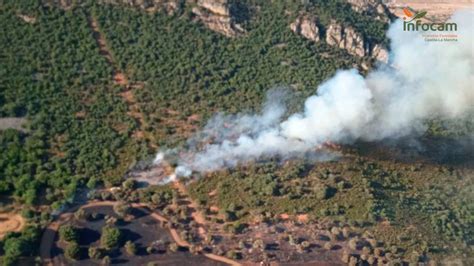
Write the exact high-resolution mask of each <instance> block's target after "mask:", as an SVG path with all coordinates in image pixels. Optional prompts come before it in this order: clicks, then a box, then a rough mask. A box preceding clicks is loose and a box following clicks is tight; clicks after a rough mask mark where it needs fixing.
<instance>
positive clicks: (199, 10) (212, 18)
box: [192, 0, 245, 37]
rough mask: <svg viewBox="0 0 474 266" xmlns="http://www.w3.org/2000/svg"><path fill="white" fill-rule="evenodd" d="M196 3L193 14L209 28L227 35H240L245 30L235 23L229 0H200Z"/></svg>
mask: <svg viewBox="0 0 474 266" xmlns="http://www.w3.org/2000/svg"><path fill="white" fill-rule="evenodd" d="M196 4H197V5H196V6H195V7H193V9H192V12H193V14H194V15H195V16H196V19H197V20H199V21H201V22H202V23H203V24H204V25H206V26H207V27H208V28H209V29H211V30H213V31H216V32H219V33H222V34H224V35H226V36H227V37H235V36H239V35H241V34H243V33H244V32H245V30H244V29H243V28H242V27H241V26H240V25H239V24H237V23H235V21H234V19H233V17H232V14H231V12H230V4H229V2H228V1H227V0H198V1H197V3H196Z"/></svg>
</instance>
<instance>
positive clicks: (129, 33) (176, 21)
mask: <svg viewBox="0 0 474 266" xmlns="http://www.w3.org/2000/svg"><path fill="white" fill-rule="evenodd" d="M256 5H258V6H259V10H258V12H257V11H256V9H253V8H247V9H245V12H244V11H242V12H243V13H242V18H239V19H242V22H243V25H244V27H245V28H246V30H247V34H245V35H244V36H243V37H240V38H226V37H224V36H222V35H220V34H218V33H215V32H212V31H210V30H208V29H206V28H205V27H204V26H203V25H201V24H199V23H196V22H193V21H192V18H191V14H190V10H183V11H182V12H178V13H177V14H175V15H173V16H169V15H166V14H164V13H145V12H141V11H139V10H135V9H132V8H122V7H118V6H104V5H96V4H94V2H93V1H90V2H89V3H88V4H85V5H84V6H82V7H77V8H72V9H69V10H63V9H60V8H58V7H54V6H46V5H43V4H42V3H41V1H35V0H22V1H13V0H4V1H0V25H1V28H0V31H1V34H0V122H1V117H25V118H27V120H28V125H27V129H26V130H25V131H17V130H14V129H8V130H4V131H0V147H1V148H0V149H1V153H0V194H1V195H6V196H9V197H11V198H13V199H14V200H15V201H16V202H17V203H18V204H24V205H25V206H30V207H32V208H31V209H32V210H33V209H34V208H33V207H41V206H43V207H44V206H48V205H49V206H50V207H51V209H53V210H58V209H60V208H61V207H64V206H65V203H67V202H71V201H72V200H73V198H74V195H75V193H76V191H78V190H79V189H94V188H96V187H98V186H102V185H104V186H112V185H118V184H121V183H122V181H123V176H124V174H125V173H126V171H127V170H129V169H130V167H132V166H133V165H134V164H135V163H137V162H139V161H141V160H144V159H149V158H150V157H152V156H153V154H154V153H155V152H156V150H155V149H154V148H152V147H153V146H154V145H156V146H158V147H159V148H165V147H175V146H179V145H182V144H183V143H184V141H185V139H186V137H188V136H190V135H191V134H192V133H193V131H195V130H196V129H198V128H199V127H201V126H203V125H204V124H205V122H206V121H207V119H208V118H209V117H211V116H212V115H213V114H215V113H216V112H226V113H236V112H251V111H256V110H259V108H260V107H261V103H262V100H263V98H264V95H265V93H266V91H267V90H269V89H271V88H274V87H276V86H283V87H286V88H288V90H290V91H291V93H292V94H293V95H294V97H293V98H294V103H291V106H292V110H293V111H296V110H297V109H298V108H299V107H297V106H299V105H298V103H300V102H301V101H302V100H303V99H304V98H305V97H307V96H308V95H311V94H313V93H314V92H315V88H316V87H317V85H318V84H319V83H321V82H322V81H324V80H325V79H327V78H328V77H330V76H331V75H332V74H333V73H334V72H335V71H336V70H337V69H341V68H345V69H347V68H351V67H354V66H356V65H357V64H359V63H361V60H362V59H360V58H355V57H352V56H350V55H348V54H347V53H346V52H345V51H343V50H340V49H337V48H333V47H329V46H327V45H326V44H325V43H323V42H321V43H317V44H315V43H312V42H309V41H307V40H305V39H304V38H301V37H300V36H297V35H296V34H294V33H293V32H291V30H290V29H289V24H290V23H291V22H292V21H293V20H294V18H295V17H296V15H297V14H298V10H301V9H307V12H314V13H315V14H316V15H318V17H319V18H320V20H321V23H323V24H325V23H326V24H327V23H329V21H330V20H331V19H336V20H338V21H340V22H342V23H345V24H350V25H353V26H354V27H356V28H357V29H358V30H359V31H360V32H362V34H363V35H364V36H365V37H366V38H368V39H370V40H374V41H376V42H386V40H385V37H384V30H385V29H386V27H387V25H386V24H384V23H382V22H379V21H374V20H371V19H370V18H369V17H367V16H364V15H362V14H357V13H355V12H353V11H352V10H351V9H350V7H349V6H348V5H347V4H345V3H343V1H313V2H309V3H307V4H302V3H283V2H278V3H272V4H270V2H269V1H263V0H262V1H257V0H255V1H246V2H245V3H242V7H252V6H256ZM242 7H241V8H242ZM20 15H21V16H23V15H24V16H28V17H32V18H34V19H35V21H34V22H26V21H25V20H24V19H22V18H21V17H20ZM91 18H95V19H97V21H98V22H99V28H100V30H101V33H102V34H103V35H104V36H105V38H106V40H107V46H108V48H109V50H110V51H111V53H112V57H113V59H114V61H115V66H112V65H110V64H109V63H108V62H107V60H106V59H105V58H104V56H103V55H101V53H100V51H99V47H98V45H97V42H96V40H95V39H94V36H93V33H92V30H91V27H90V21H91ZM114 69H118V70H120V71H123V72H124V73H125V74H126V76H127V77H128V79H129V81H130V83H131V84H133V85H135V87H136V88H137V89H134V91H133V93H134V95H135V98H136V101H137V103H138V106H139V109H140V111H141V112H142V113H143V115H144V118H145V122H146V127H145V131H146V132H145V133H147V134H150V135H151V136H152V138H151V140H150V139H144V138H138V137H135V136H134V135H133V132H134V131H135V130H137V129H138V128H139V127H140V125H139V121H137V120H136V119H134V118H133V117H131V116H130V115H129V113H128V110H129V107H128V106H127V104H128V103H127V101H126V100H125V99H124V98H123V97H122V96H121V95H120V93H121V92H123V87H121V86H118V85H115V84H114V82H113V80H112V76H113V72H114ZM471 126H472V125H471ZM440 128H441V129H440ZM433 131H443V130H442V127H441V126H438V127H436V126H433ZM443 132H444V131H443ZM151 142H153V143H151ZM295 165H296V166H294V167H290V168H289V169H288V168H283V169H279V168H278V167H277V166H275V165H273V164H268V165H263V166H262V165H256V166H252V167H253V168H250V169H243V170H242V171H241V172H238V171H233V172H231V173H224V174H223V173H220V172H218V173H215V174H213V176H212V178H213V179H212V182H206V183H203V182H200V183H196V184H195V187H194V188H193V193H194V195H193V196H195V197H196V198H197V199H200V200H201V202H202V204H203V206H204V205H206V204H209V202H208V201H209V199H207V198H206V197H205V195H206V193H208V192H209V191H210V190H211V187H212V186H217V187H220V188H221V192H222V193H223V194H222V196H219V197H221V198H219V206H222V207H223V208H224V209H228V211H229V213H231V214H229V215H230V216H232V220H239V221H240V222H242V223H245V222H246V220H245V219H246V218H248V215H249V214H251V213H253V212H255V211H262V212H265V211H271V212H295V213H298V212H310V213H312V214H313V215H314V217H321V216H340V215H342V214H344V215H346V216H347V217H348V219H350V220H353V221H361V220H363V221H368V222H369V223H374V222H375V221H380V220H382V219H388V220H391V221H397V219H401V218H400V217H402V215H405V216H409V215H411V214H412V212H415V210H422V215H423V216H419V217H421V218H420V219H422V218H423V217H428V216H429V217H432V218H430V219H432V220H426V222H427V225H426V226H427V227H426V228H429V229H427V230H432V231H430V232H438V233H442V234H441V235H442V237H446V238H447V239H450V241H458V242H457V243H464V244H465V245H466V243H470V242H472V241H473V240H472V235H474V232H472V229H473V228H474V226H473V224H474V221H473V217H472V213H473V209H472V201H471V199H470V198H469V197H468V198H467V202H465V201H466V200H465V199H462V198H460V197H454V198H453V197H450V195H454V194H456V193H455V192H452V194H450V193H448V192H449V190H448V192H443V193H440V194H438V192H437V191H438V190H441V189H442V188H441V187H439V186H437V185H436V186H434V187H432V188H423V189H425V190H427V189H430V191H431V190H432V191H431V192H430V193H431V194H426V195H425V194H422V195H420V194H417V195H415V196H413V195H405V194H404V193H402V194H399V193H397V191H399V189H401V188H402V187H403V188H406V187H407V186H408V185H409V184H405V183H403V182H405V181H403V180H402V181H400V180H398V179H397V178H398V176H399V175H400V174H399V173H397V171H396V170H394V169H390V170H387V169H383V167H379V166H377V165H371V164H370V163H365V162H361V163H360V164H359V165H358V166H356V167H355V168H354V169H352V170H351V166H347V168H348V169H345V168H344V169H342V170H341V169H338V170H337V171H338V173H341V172H343V173H344V172H345V171H347V172H351V171H353V172H354V173H356V174H354V173H349V175H354V176H355V179H354V180H352V181H350V182H349V180H339V179H338V178H337V176H339V175H337V176H336V177H334V176H333V174H331V172H328V173H326V172H322V170H321V169H313V170H311V171H312V172H311V175H310V176H311V178H309V179H308V180H306V179H303V177H304V176H303V173H305V174H307V173H308V170H310V169H308V166H307V165H306V164H305V163H301V164H299V163H295ZM338 167H339V166H338ZM343 167H346V166H343ZM267 168H268V169H267ZM319 171H320V172H319ZM430 171H431V170H430ZM451 174H452V175H456V174H455V173H451ZM460 175H461V174H460ZM294 177H297V178H294ZM435 177H437V176H436V175H433V178H435ZM443 178H444V177H443ZM203 180H204V179H203ZM206 180H207V179H206ZM397 180H398V181H397ZM345 182H346V183H345ZM430 182H431V181H430ZM236 184H238V185H236ZM466 184H468V186H466V191H464V190H463V191H461V192H460V194H459V195H468V194H469V189H470V188H472V184H470V183H466ZM313 185H314V191H313V190H311V191H307V187H312V186H313ZM453 185H458V184H457V183H454V184H453ZM352 186H355V187H356V188H357V189H356V190H351V189H350V188H351V187H352ZM235 188H239V189H240V188H242V189H243V190H244V191H241V193H244V195H245V197H246V199H247V200H246V201H244V203H243V205H242V206H238V208H239V210H240V211H239V212H236V211H235V208H236V206H233V207H232V206H229V205H230V202H235V199H234V198H232V195H240V194H235V193H232V192H234V191H231V190H233V189H235ZM246 188H249V190H245V189H246ZM380 188H386V189H387V191H386V192H382V190H381V189H380ZM420 189H421V188H420ZM451 189H452V190H454V188H451ZM451 189H450V190H451ZM425 190H422V191H425ZM226 191H228V192H229V193H226ZM367 191H369V192H367ZM384 191H385V190H384ZM443 191H444V190H443ZM411 192H413V191H410V193H411ZM239 193H240V192H239ZM380 193H386V194H380ZM407 193H408V192H407ZM413 193H415V192H413ZM418 193H422V192H418ZM423 193H424V192H423ZM432 194H438V195H437V196H436V197H432V196H430V195H432ZM471 194H472V193H471ZM401 195H403V196H401ZM270 196H272V197H275V199H276V200H275V201H273V203H272V202H271V201H269V200H268V197H270ZM352 196H353V197H352ZM355 199H357V202H356V201H354V200H355ZM319 201H323V202H324V204H319V205H317V206H316V205H315V204H314V203H315V202H319ZM392 203H393V204H392ZM417 204H418V205H417ZM420 204H421V205H420ZM354 205H357V206H358V207H357V208H353V207H349V206H354ZM405 205H406V206H408V207H409V208H408V211H407V212H405V211H398V209H394V208H395V207H393V206H400V208H401V206H405ZM255 206H257V208H255V209H256V210H255V209H254V210H252V208H254V207H255ZM452 206H464V207H460V208H459V209H452ZM358 208H363V211H360V209H358ZM397 208H398V207H397ZM25 213H26V214H25V216H27V217H28V218H29V219H32V220H33V221H38V222H39V221H40V220H41V221H43V222H44V221H47V220H49V219H50V217H49V215H41V216H40V213H39V212H34V211H27V212H25ZM433 213H434V215H431V214H433ZM433 217H434V218H433ZM433 230H434V231H433ZM38 236H39V229H38V228H36V227H28V228H27V229H26V230H25V231H24V232H23V233H15V234H10V235H8V236H7V237H6V238H4V239H3V241H2V247H3V253H2V254H3V255H5V257H6V259H5V262H6V264H8V263H11V262H13V261H14V260H15V259H16V258H17V257H19V256H22V255H31V254H34V251H32V248H31V247H32V246H34V245H35V241H37V239H38ZM446 238H441V240H440V239H439V238H436V239H434V240H433V239H431V238H430V236H428V237H427V239H426V241H431V240H433V241H438V242H437V243H439V242H442V241H443V240H444V239H446ZM395 242H396V241H395ZM460 249H462V247H460ZM71 252H72V251H71Z"/></svg>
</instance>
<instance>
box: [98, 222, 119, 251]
mask: <svg viewBox="0 0 474 266" xmlns="http://www.w3.org/2000/svg"><path fill="white" fill-rule="evenodd" d="M121 240H122V232H121V231H120V229H118V228H115V227H109V226H106V227H104V228H103V229H102V235H101V236H100V244H101V245H102V247H104V248H106V249H111V248H116V247H118V246H119V244H120V242H121Z"/></svg>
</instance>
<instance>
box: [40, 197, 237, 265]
mask: <svg viewBox="0 0 474 266" xmlns="http://www.w3.org/2000/svg"><path fill="white" fill-rule="evenodd" d="M116 203H117V202H115V201H94V202H90V203H88V204H85V205H83V206H80V208H88V207H96V206H113V205H114V204H116ZM132 207H133V208H137V209H140V210H141V211H143V212H145V213H148V214H149V215H150V216H151V217H153V218H155V219H156V220H158V221H161V222H167V221H168V219H167V218H166V217H164V216H162V215H161V214H159V213H157V212H154V211H150V210H149V209H148V207H147V205H146V204H142V203H133V204H132ZM77 209H79V207H73V208H71V209H69V210H67V211H66V212H64V213H63V214H61V215H59V217H58V218H57V219H56V220H55V221H53V222H52V223H50V224H49V225H48V227H46V229H45V231H44V233H43V236H42V238H41V243H40V256H41V259H42V261H43V264H44V265H60V262H59V261H56V260H54V258H51V251H52V248H53V246H54V239H55V236H56V233H57V231H58V229H59V226H60V225H61V224H63V223H65V222H67V221H69V220H70V219H71V218H72V217H73V212H74V211H76V210H77ZM169 231H170V234H171V237H172V238H173V240H174V241H175V242H176V244H178V245H179V246H183V247H190V246H191V244H190V243H188V242H187V241H185V240H184V239H182V238H181V237H180V236H179V234H178V232H177V231H176V230H175V229H169ZM203 255H204V256H206V257H207V258H209V259H212V260H215V261H219V262H223V263H227V264H229V265H234V266H237V265H241V264H240V263H238V262H237V261H234V260H231V259H229V258H226V257H223V256H219V255H215V254H209V253H203Z"/></svg>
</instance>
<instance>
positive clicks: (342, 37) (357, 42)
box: [326, 21, 367, 57]
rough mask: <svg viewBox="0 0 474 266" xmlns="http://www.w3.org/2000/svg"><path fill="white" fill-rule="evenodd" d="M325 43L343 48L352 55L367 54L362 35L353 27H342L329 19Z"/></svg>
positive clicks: (361, 55)
mask: <svg viewBox="0 0 474 266" xmlns="http://www.w3.org/2000/svg"><path fill="white" fill-rule="evenodd" d="M326 43H327V44H329V45H331V46H336V47H339V48H341V49H344V50H346V51H347V52H348V53H349V54H352V55H356V56H360V57H363V56H366V55H367V47H366V44H365V42H364V38H363V37H362V35H360V34H359V33H357V32H356V31H355V29H354V28H352V27H346V28H344V27H343V26H341V25H340V24H338V23H337V22H335V21H331V24H330V25H329V27H328V29H327V30H326Z"/></svg>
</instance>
